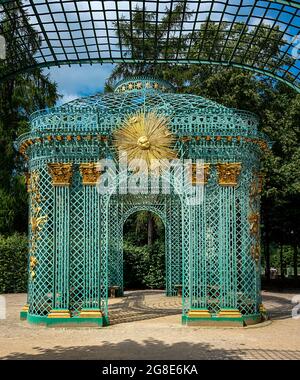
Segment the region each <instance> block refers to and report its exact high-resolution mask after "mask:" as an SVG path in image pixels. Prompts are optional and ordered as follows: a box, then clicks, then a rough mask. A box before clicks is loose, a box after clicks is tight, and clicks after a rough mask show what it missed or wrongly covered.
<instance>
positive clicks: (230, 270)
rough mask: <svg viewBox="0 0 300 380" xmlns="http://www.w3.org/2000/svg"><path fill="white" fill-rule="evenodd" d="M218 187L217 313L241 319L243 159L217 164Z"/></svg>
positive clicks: (219, 315) (221, 315) (223, 316)
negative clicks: (240, 191)
mask: <svg viewBox="0 0 300 380" xmlns="http://www.w3.org/2000/svg"><path fill="white" fill-rule="evenodd" d="M217 172H218V184H219V186H220V188H219V214H220V217H219V238H220V242H221V247H222V252H221V256H220V288H221V294H220V311H219V313H218V317H220V318H229V319H241V318H242V315H241V313H240V311H239V310H238V309H237V262H236V253H237V252H236V194H235V188H236V186H237V184H238V177H239V175H240V172H241V163H219V164H217Z"/></svg>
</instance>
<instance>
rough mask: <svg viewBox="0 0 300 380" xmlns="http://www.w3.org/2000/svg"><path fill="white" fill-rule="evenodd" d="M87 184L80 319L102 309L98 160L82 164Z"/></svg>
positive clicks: (84, 179) (83, 178)
mask: <svg viewBox="0 0 300 380" xmlns="http://www.w3.org/2000/svg"><path fill="white" fill-rule="evenodd" d="M79 170H80V173H81V176H82V184H83V186H84V220H83V224H84V290H83V292H84V301H83V307H82V309H81V311H80V314H79V317H80V318H88V319H90V318H101V319H102V312H101V309H100V247H99V232H100V227H99V212H100V198H99V194H98V192H97V188H96V184H97V181H98V179H99V175H100V173H99V169H98V166H97V164H96V163H93V162H92V163H83V164H80V167H79Z"/></svg>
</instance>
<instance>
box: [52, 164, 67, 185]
mask: <svg viewBox="0 0 300 380" xmlns="http://www.w3.org/2000/svg"><path fill="white" fill-rule="evenodd" d="M48 170H49V173H50V175H51V177H52V184H53V186H70V184H71V180H72V174H73V167H72V164H65V163H53V164H48Z"/></svg>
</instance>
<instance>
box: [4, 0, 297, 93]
mask: <svg viewBox="0 0 300 380" xmlns="http://www.w3.org/2000/svg"><path fill="white" fill-rule="evenodd" d="M178 3H179V2H178V1H175V0H159V1H157V0H137V1H134V2H132V1H120V2H117V1H115V2H113V1H106V0H104V1H97V0H90V1H80V2H78V1H72V0H53V1H51V2H49V1H46V0H38V1H33V0H26V1H22V2H21V1H13V0H0V5H2V8H1V9H0V22H1V20H3V19H4V18H5V17H7V18H8V20H10V21H11V15H10V13H9V12H12V11H14V12H15V15H16V17H17V19H18V20H21V19H23V18H24V15H25V14H26V15H28V16H29V20H30V24H31V26H32V27H33V29H34V30H36V35H37V36H38V38H39V39H40V41H41V43H42V44H41V46H40V47H35V48H37V51H35V52H33V50H30V49H31V48H32V47H30V44H28V43H26V38H27V37H28V36H26V35H24V34H22V33H20V32H19V31H18V30H17V31H16V33H15V34H14V36H13V37H11V36H9V35H5V31H3V32H2V33H3V35H4V37H5V38H6V40H7V43H8V44H9V43H14V46H20V49H15V53H14V54H12V55H11V56H9V57H7V59H6V60H5V61H4V62H3V65H2V67H1V71H0V81H1V80H5V79H7V78H10V77H13V76H15V75H16V74H18V73H22V72H25V71H28V70H32V69H34V68H35V67H51V66H61V65H71V64H93V63H120V62H128V63H139V62H150V63H177V64H207V65H223V66H232V67H238V68H241V69H245V70H250V71H253V72H255V73H257V74H258V75H260V76H265V75H266V76H269V77H271V78H273V79H276V80H279V81H282V82H284V83H286V84H287V85H289V86H291V87H292V88H294V89H295V90H296V91H298V92H299V73H300V63H299V62H300V60H299V32H300V30H299V29H300V21H299V20H300V3H299V1H298V0H294V1H288V0H267V1H263V0H246V1H236V0H202V1H198V0H186V1H182V2H181V3H182V4H184V6H183V7H182V8H181V9H178V8H177V7H176V5H178ZM136 7H138V8H139V11H140V13H141V17H142V18H143V19H145V18H146V17H148V18H149V17H151V18H152V20H153V25H152V27H153V28H155V33H154V34H155V35H156V36H157V35H158V33H159V28H161V26H162V18H163V16H164V15H165V9H166V7H167V8H168V9H170V10H171V11H173V13H174V15H175V14H176V16H178V17H179V19H182V22H179V25H178V26H177V27H175V29H174V30H169V29H170V28H169V27H168V25H166V30H167V33H166V36H164V37H162V38H160V39H159V40H157V41H156V43H157V44H160V45H162V46H165V52H164V53H161V52H160V53H159V54H158V55H157V54H154V53H149V51H148V50H147V48H146V44H145V40H146V38H147V33H148V31H147V30H146V28H144V29H145V30H136V29H135V28H134V27H133V23H132V18H133V13H134V12H135V11H136ZM121 21H125V22H127V23H128V33H130V35H132V36H135V35H137V36H138V41H139V43H140V46H139V48H138V49H137V46H135V47H134V48H133V46H125V45H124V43H123V42H122V41H121V40H120V37H119V36H118V28H119V25H120V22H121ZM206 21H208V22H209V23H208V24H207V25H206V27H204V29H203V28H202V31H201V27H203V25H204V23H205V22H206ZM213 23H214V24H215V26H217V29H218V31H219V32H220V33H222V36H223V38H221V39H220V40H217V37H216V35H215V32H214V31H213V29H212V25H213ZM0 25H1V24H0ZM235 27H238V28H239V31H237V30H235ZM268 28H269V29H268ZM0 33H1V26H0ZM173 35H177V36H179V37H180V39H181V41H182V42H183V41H184V43H183V44H182V46H180V47H179V45H178V48H177V49H175V51H174V48H173V47H172V46H171V42H172V36H173ZM12 38H13V39H14V41H12ZM282 38H283V40H284V43H283V44H282V46H280V48H279V51H278V52H275V51H273V49H271V50H272V51H270V53H263V51H264V47H265V46H267V44H268V43H269V42H270V41H274V42H275V41H279V40H281V39H282ZM135 43H137V42H135ZM137 50H138V54H136V53H135V51H137ZM20 51H22V52H23V53H20ZM24 52H25V53H24Z"/></svg>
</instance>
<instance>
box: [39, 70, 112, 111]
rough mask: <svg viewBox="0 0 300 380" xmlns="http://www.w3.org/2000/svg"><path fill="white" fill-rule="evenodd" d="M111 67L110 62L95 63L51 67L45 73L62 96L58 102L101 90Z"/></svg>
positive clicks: (64, 101)
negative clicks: (54, 83)
mask: <svg viewBox="0 0 300 380" xmlns="http://www.w3.org/2000/svg"><path fill="white" fill-rule="evenodd" d="M112 69H113V65H112V64H103V65H100V64H95V65H82V66H81V67H80V66H79V65H74V66H71V67H69V66H62V67H60V68H59V67H52V68H51V69H50V70H48V69H45V70H44V72H45V73H46V74H48V73H50V78H51V79H52V80H53V81H54V82H56V83H57V85H58V92H59V93H60V94H61V95H62V96H63V98H62V99H61V100H60V101H59V104H62V103H66V102H68V101H71V100H73V99H76V98H79V97H82V96H87V95H92V94H95V93H97V92H102V91H103V88H104V84H105V80H106V79H107V78H108V77H109V75H110V73H111V71H112Z"/></svg>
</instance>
